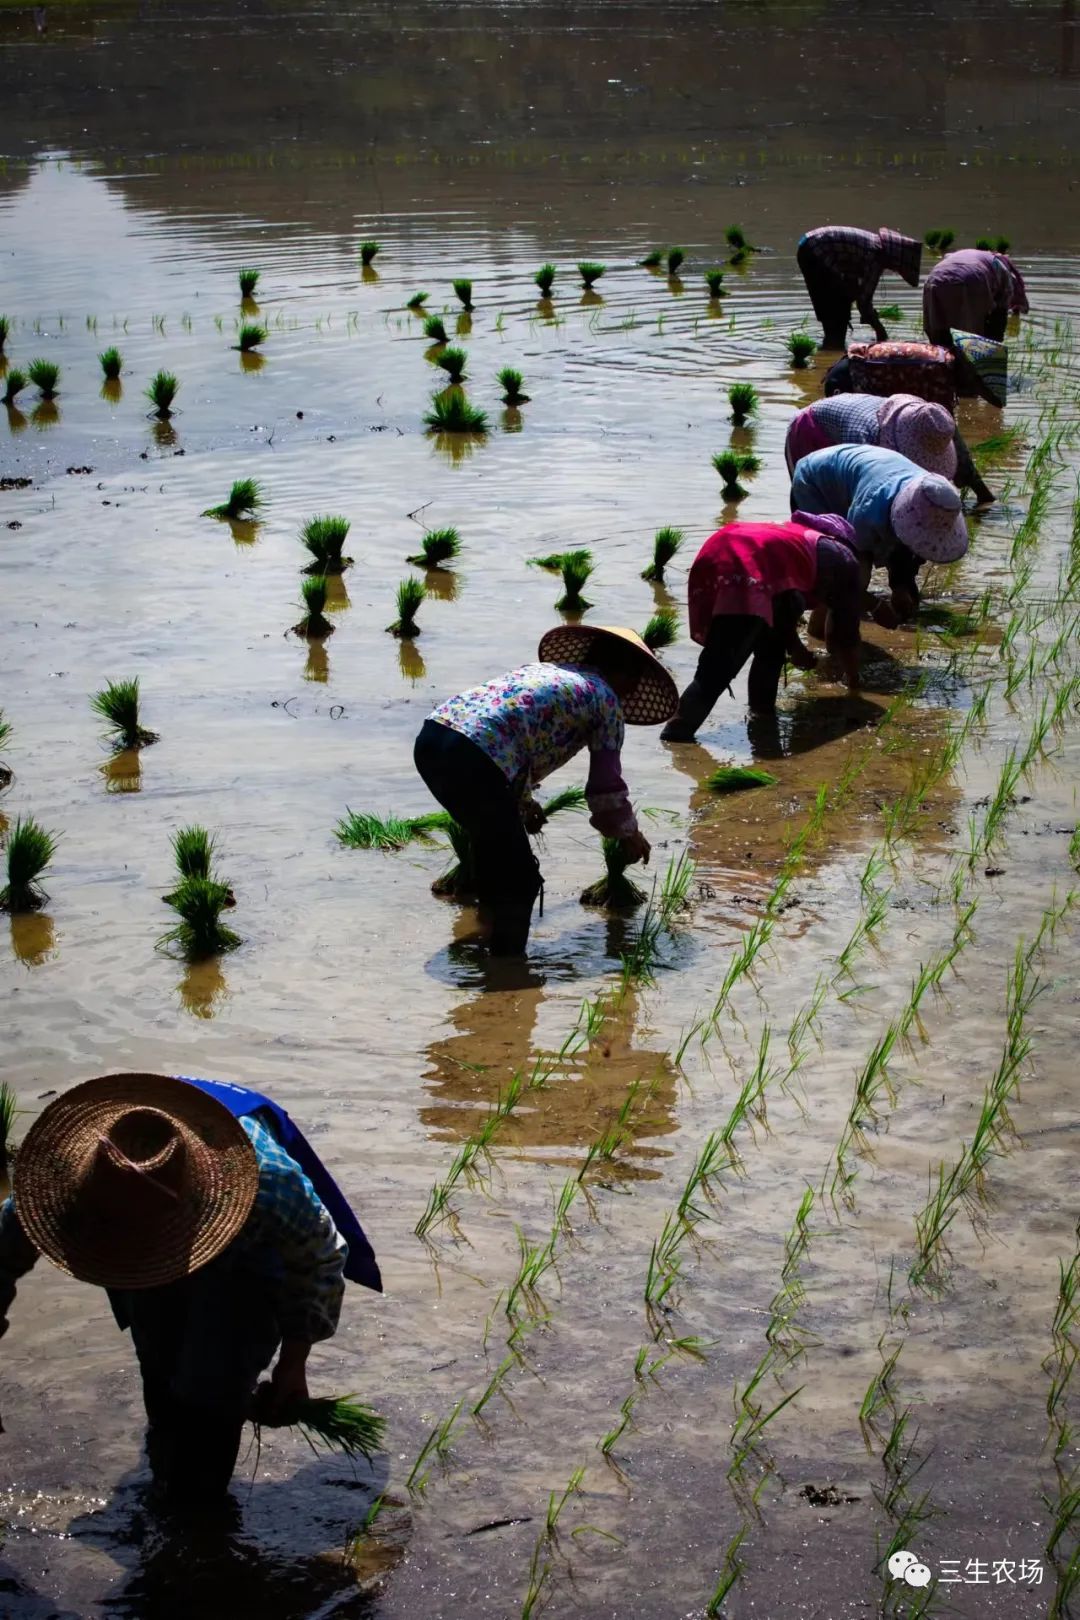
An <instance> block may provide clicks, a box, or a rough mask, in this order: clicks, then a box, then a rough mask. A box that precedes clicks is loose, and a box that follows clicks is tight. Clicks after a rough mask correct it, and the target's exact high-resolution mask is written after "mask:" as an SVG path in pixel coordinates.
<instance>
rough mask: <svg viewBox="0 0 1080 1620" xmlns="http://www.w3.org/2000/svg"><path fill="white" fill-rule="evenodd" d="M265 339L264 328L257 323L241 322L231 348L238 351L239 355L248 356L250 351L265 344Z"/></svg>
mask: <svg viewBox="0 0 1080 1620" xmlns="http://www.w3.org/2000/svg"><path fill="white" fill-rule="evenodd" d="M266 337H267V333H266V327H265V326H261V325H260V324H259V322H258V321H241V322H240V325H239V327H238V329H237V333H236V342H235V343H234V344H233V348H234V349H239V350H240V353H241V354H250V353H251V351H252V349H257V348H258V346H259V344H260V343H265V342H266Z"/></svg>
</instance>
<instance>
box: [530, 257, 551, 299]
mask: <svg viewBox="0 0 1080 1620" xmlns="http://www.w3.org/2000/svg"><path fill="white" fill-rule="evenodd" d="M533 280H534V281H535V282H536V285H537V287H538V288H539V291H540V296H541V298H550V297H551V289H552V287H553V286H554V285H555V266H554V265H553V264H542V265H541V266H540V268H539V270H538V271H537V272H536V274H535V275H534V276H533Z"/></svg>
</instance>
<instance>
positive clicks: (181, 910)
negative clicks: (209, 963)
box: [158, 877, 241, 962]
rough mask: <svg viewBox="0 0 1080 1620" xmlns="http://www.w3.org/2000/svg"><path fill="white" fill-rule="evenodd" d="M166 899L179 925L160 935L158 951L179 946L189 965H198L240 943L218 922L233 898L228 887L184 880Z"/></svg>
mask: <svg viewBox="0 0 1080 1620" xmlns="http://www.w3.org/2000/svg"><path fill="white" fill-rule="evenodd" d="M168 898H169V904H170V906H172V908H173V910H174V911H175V912H176V913H177V914H178V916H179V918H180V921H179V922H178V923H177V924H176V927H175V928H170V929H169V930H168V932H167V933H165V934H162V936H161V938H160V939H159V940H158V946H159V947H162V946H168V945H178V946H179V947H180V950H181V952H182V954H183V955H184V956H186V957H187V959H188V961H189V962H198V961H202V960H204V959H205V958H206V957H208V956H217V955H218V954H219V953H220V952H222V951H234V950H235V949H236V947H237V946H238V945H239V944H240V943H241V940H240V936H239V934H235V933H233V931H232V929H231V928H226V927H225V925H224V924H223V923H222V921H221V913H222V912H223V911H224V910H225V908H226V906H228V905H229V904H230V903H231V902H232V898H233V897H232V894H231V893H230V891H229V888H228V885H227V884H225V883H218V882H216V881H215V880H214V879H213V878H204V877H187V878H184V879H183V881H182V882H181V883H179V884H178V885H177V887H176V888H175V889H174V890H173V892H172V894H171V895H169V897H168Z"/></svg>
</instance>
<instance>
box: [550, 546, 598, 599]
mask: <svg viewBox="0 0 1080 1620" xmlns="http://www.w3.org/2000/svg"><path fill="white" fill-rule="evenodd" d="M595 566H596V565H595V563H594V562H593V555H592V552H591V551H589V550H588V549H586V548H585V547H580V548H579V549H578V550H576V551H564V552H563V554H562V559H561V562H560V569H559V571H560V573H561V574H562V582H563V594H562V595H561V596H560V597H559V600H558V601H557V602H556V604H555V609H556V612H558V613H584V612H585V610H586V609H587V608H589V607H591V606H592V603H591V602H587V601H586V600H585V598H584V597H583V596H582V594H581V590H582V587H583V585H584V584H585V582H586V581H587V580H588V578H589V575H590V574H591V573H592V571H593V569H594V567H595Z"/></svg>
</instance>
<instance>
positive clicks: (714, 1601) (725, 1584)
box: [705, 1524, 746, 1620]
mask: <svg viewBox="0 0 1080 1620" xmlns="http://www.w3.org/2000/svg"><path fill="white" fill-rule="evenodd" d="M745 1536H746V1525H745V1524H741V1525H740V1526H739V1528H738V1529H737V1530H736V1532H735V1534H734V1535H733V1536H732V1538H731V1540H730V1541H729V1542H728V1544H727V1547H726V1548H725V1550H724V1562H723V1565H722V1567H721V1570H720V1579H719V1580H718V1581H717V1583H716V1587H715V1589H714V1591H713V1594H712V1596H711V1597H710V1598H709V1601H708V1603H707V1604H706V1605H705V1615H706V1620H719V1617H720V1616H721V1615H722V1614H723V1612H724V1603H725V1600H726V1599H727V1595H728V1593H729V1592H730V1591H731V1589H732V1587H733V1586H734V1585H735V1582H736V1581H737V1580H739V1579H740V1578H741V1576H742V1573H743V1568H744V1566H743V1562H742V1559H741V1558H740V1557H739V1548H740V1547H741V1546H742V1544H743V1541H744V1539H745Z"/></svg>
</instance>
